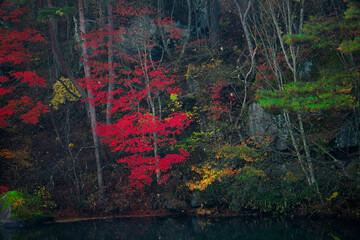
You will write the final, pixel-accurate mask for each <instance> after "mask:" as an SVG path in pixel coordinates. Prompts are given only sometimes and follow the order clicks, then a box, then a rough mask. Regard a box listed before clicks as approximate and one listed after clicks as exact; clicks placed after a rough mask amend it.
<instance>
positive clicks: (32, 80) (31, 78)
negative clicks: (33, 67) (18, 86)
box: [11, 72, 46, 87]
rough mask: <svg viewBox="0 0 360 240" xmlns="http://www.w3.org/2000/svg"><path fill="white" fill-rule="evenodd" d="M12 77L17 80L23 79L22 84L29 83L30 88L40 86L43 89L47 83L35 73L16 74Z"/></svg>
mask: <svg viewBox="0 0 360 240" xmlns="http://www.w3.org/2000/svg"><path fill="white" fill-rule="evenodd" d="M11 75H12V76H14V77H15V78H22V80H21V82H23V83H27V84H29V86H34V85H38V86H41V87H45V86H46V83H45V81H46V80H45V79H43V78H42V77H39V76H38V75H37V74H36V73H34V72H16V73H13V74H11Z"/></svg>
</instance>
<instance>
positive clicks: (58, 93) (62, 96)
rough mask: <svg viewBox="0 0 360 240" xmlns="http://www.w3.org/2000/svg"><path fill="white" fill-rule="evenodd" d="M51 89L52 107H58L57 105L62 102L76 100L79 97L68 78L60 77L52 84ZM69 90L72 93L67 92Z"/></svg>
mask: <svg viewBox="0 0 360 240" xmlns="http://www.w3.org/2000/svg"><path fill="white" fill-rule="evenodd" d="M64 85H65V86H66V88H65V87H64ZM53 89H54V97H53V99H51V101H50V103H51V106H52V107H53V108H54V109H58V108H59V105H60V104H64V103H65V102H66V101H70V102H72V101H77V100H78V99H79V98H80V97H81V95H80V93H79V92H78V91H77V90H76V88H75V86H74V85H73V84H72V82H71V81H70V79H69V78H64V77H60V80H59V81H57V82H56V83H55V84H54V86H53ZM69 91H70V92H71V93H72V94H71V93H69ZM74 95H75V96H76V97H75V96H74Z"/></svg>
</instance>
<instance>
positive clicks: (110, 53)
mask: <svg viewBox="0 0 360 240" xmlns="http://www.w3.org/2000/svg"><path fill="white" fill-rule="evenodd" d="M107 14H108V28H109V31H110V34H109V39H108V41H109V47H108V65H109V67H110V70H109V86H108V93H109V95H108V98H107V103H106V125H107V126H109V125H110V124H111V123H112V122H111V115H110V110H111V107H112V103H111V100H112V99H113V97H114V96H113V94H112V92H113V91H114V85H115V83H114V77H115V70H114V69H113V65H114V47H113V36H112V34H113V31H114V19H113V12H112V2H111V1H110V2H109V3H108V6H107Z"/></svg>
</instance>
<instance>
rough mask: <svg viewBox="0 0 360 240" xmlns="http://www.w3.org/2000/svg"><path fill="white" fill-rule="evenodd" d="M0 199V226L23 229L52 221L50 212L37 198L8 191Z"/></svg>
mask: <svg viewBox="0 0 360 240" xmlns="http://www.w3.org/2000/svg"><path fill="white" fill-rule="evenodd" d="M0 199H1V201H0V225H2V226H3V227H8V228H10V227H25V226H29V225H33V224H37V223H42V222H48V221H52V220H53V216H52V214H51V212H50V210H49V209H48V208H46V207H44V204H43V201H42V199H40V198H39V197H38V196H30V195H27V194H24V193H21V192H18V191H9V192H7V193H4V194H2V195H1V198H0Z"/></svg>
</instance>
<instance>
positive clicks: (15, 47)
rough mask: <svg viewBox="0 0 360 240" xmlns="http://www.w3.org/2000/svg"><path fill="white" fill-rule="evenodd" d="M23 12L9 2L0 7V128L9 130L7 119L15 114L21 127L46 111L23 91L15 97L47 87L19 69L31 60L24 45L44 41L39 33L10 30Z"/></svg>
mask: <svg viewBox="0 0 360 240" xmlns="http://www.w3.org/2000/svg"><path fill="white" fill-rule="evenodd" d="M24 11H25V9H24V8H20V9H15V7H14V6H13V4H12V3H11V2H10V1H4V2H3V3H2V4H0V20H1V25H2V26H1V28H0V66H1V69H2V71H1V72H0V97H1V98H2V102H3V103H4V104H3V105H2V106H1V107H0V127H6V126H8V120H9V118H10V117H11V116H13V115H15V114H19V117H20V119H21V120H22V122H24V123H33V124H36V123H37V122H38V121H39V120H38V119H39V117H40V115H41V114H42V113H46V112H48V111H49V110H48V108H47V106H46V105H44V104H43V103H42V102H41V101H34V100H33V99H32V98H30V97H29V96H26V95H24V94H23V92H24V91H22V92H21V93H16V91H17V90H19V89H20V88H23V87H26V86H36V85H37V86H40V87H44V86H46V80H45V79H44V78H42V77H40V76H38V75H37V74H36V73H35V72H32V71H27V70H24V69H23V67H22V66H23V64H25V63H29V61H30V59H31V57H32V54H31V52H30V50H29V49H28V47H27V45H29V43H37V42H42V41H44V38H43V37H42V36H41V34H40V32H38V31H36V30H34V29H24V30H20V31H19V30H15V29H14V28H13V25H15V27H16V24H18V23H20V19H19V17H20V16H21V15H23V13H24ZM4 70H5V71H4ZM15 86H16V87H15ZM19 95H20V97H19ZM9 99H10V100H9Z"/></svg>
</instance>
